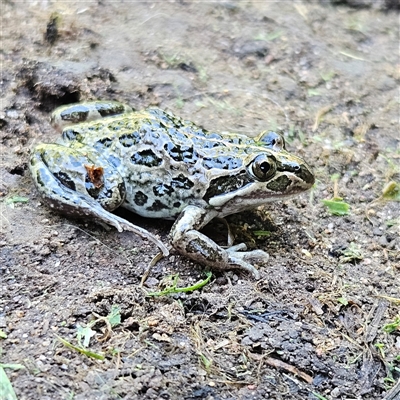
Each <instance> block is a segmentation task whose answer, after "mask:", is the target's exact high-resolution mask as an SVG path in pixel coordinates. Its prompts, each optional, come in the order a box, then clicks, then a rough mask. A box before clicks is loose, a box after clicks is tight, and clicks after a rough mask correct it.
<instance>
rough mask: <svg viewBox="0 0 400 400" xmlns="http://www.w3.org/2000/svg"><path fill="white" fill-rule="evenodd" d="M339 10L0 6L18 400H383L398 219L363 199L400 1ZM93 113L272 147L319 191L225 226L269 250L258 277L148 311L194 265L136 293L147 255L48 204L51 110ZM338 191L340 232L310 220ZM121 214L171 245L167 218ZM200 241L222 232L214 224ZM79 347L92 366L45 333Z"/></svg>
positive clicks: (389, 83) (5, 291)
mask: <svg viewBox="0 0 400 400" xmlns="http://www.w3.org/2000/svg"><path fill="white" fill-rule="evenodd" d="M332 3H334V4H331V3H329V2H327V1H325V2H321V4H320V3H316V2H290V1H285V2H283V1H282V2H270V1H249V2H236V1H231V2H197V3H194V2H191V1H176V2H174V1H170V2H167V1H159V2H150V1H149V2H134V1H125V2H123V1H121V2H108V1H91V2H74V1H68V2H66V1H64V2H63V1H26V2H23V1H12V0H8V1H6V0H4V1H2V2H1V11H0V14H1V18H2V35H3V36H2V43H1V46H0V47H1V51H0V57H1V63H2V64H1V72H2V81H1V99H2V100H1V109H0V127H1V165H0V168H1V180H0V195H1V203H0V206H1V224H2V230H1V238H0V246H1V247H0V255H1V261H0V272H1V275H0V279H1V291H2V293H1V298H0V330H1V331H0V333H1V334H2V339H0V345H1V359H0V361H1V363H2V364H20V365H23V366H24V368H22V369H13V368H5V372H6V373H7V376H8V378H9V380H10V382H11V384H12V386H13V388H14V390H15V393H16V395H17V396H18V398H19V399H76V400H78V399H80V400H82V399H102V400H103V399H136V398H140V399H181V398H184V399H381V398H383V397H384V396H385V395H386V396H390V395H389V394H388V391H389V389H390V388H392V387H394V386H395V385H396V382H397V380H398V378H399V375H400V374H399V371H400V357H399V354H400V330H399V324H400V321H399V318H400V315H399V309H398V307H399V298H400V290H399V285H400V280H399V274H400V254H399V248H400V243H399V218H400V217H399V203H398V202H392V201H387V202H383V201H376V200H377V199H379V198H380V196H381V194H382V190H383V188H384V187H385V186H386V185H387V184H388V183H389V182H399V181H400V176H399V175H400V173H399V157H400V149H399V92H398V88H399V80H400V70H399V66H400V60H399V47H398V46H399V14H398V12H397V11H396V10H395V8H398V3H397V2H396V1H385V2H378V1H376V2H373V1H362V0H358V1H355V0H354V1H348V2H338V1H333V2H332ZM336 3H342V4H336ZM343 3H345V4H343ZM351 6H353V8H352V7H351ZM354 7H355V8H354ZM88 99H112V100H119V101H124V102H127V103H129V104H130V105H132V106H133V107H135V108H137V109H141V108H144V107H147V106H150V105H157V106H160V107H161V108H164V109H168V110H171V111H172V112H174V113H176V114H177V115H180V116H182V117H184V118H185V119H190V120H193V121H194V122H196V123H198V124H200V125H202V126H204V127H205V128H209V129H213V130H222V131H233V132H240V133H246V134H249V135H255V134H257V133H259V132H260V131H262V130H265V129H270V128H272V129H274V128H276V127H281V128H283V129H284V130H285V132H286V139H287V142H288V148H289V150H290V151H292V152H293V153H295V154H297V155H300V156H301V157H303V158H304V159H306V160H307V161H308V163H309V164H310V165H311V166H313V169H314V172H315V175H316V179H317V183H316V185H315V187H314V188H313V190H312V191H311V192H310V193H307V194H304V195H302V196H300V197H298V198H296V199H293V200H291V201H287V202H277V203H274V204H271V205H269V206H268V207H266V208H265V209H262V210H258V211H256V212H248V213H245V214H240V215H237V216H235V217H231V218H230V220H229V223H230V224H231V226H232V228H233V230H234V232H235V233H236V236H237V238H236V242H237V243H240V241H243V240H244V241H245V242H247V243H248V244H249V245H250V247H254V248H260V249H264V250H265V251H267V252H268V253H269V254H270V261H269V263H268V265H260V266H259V270H260V274H261V279H260V280H259V281H255V280H254V279H253V278H252V277H250V276H248V275H246V274H242V273H238V272H237V271H229V272H224V273H221V272H217V271H215V272H214V274H213V276H212V279H211V281H210V282H209V283H208V284H207V285H206V286H204V287H203V288H202V289H200V290H194V291H192V292H187V293H177V294H173V295H166V296H160V297H151V296H149V295H148V293H150V292H155V291H159V290H161V289H163V288H164V287H165V284H166V282H167V283H168V277H169V276H170V275H171V274H179V280H178V286H179V287H185V286H190V285H193V284H194V283H196V282H197V281H199V280H202V279H204V277H205V275H204V271H203V268H202V267H201V266H199V265H195V264H193V263H191V262H189V261H188V260H186V259H184V258H183V257H181V256H179V255H178V254H175V253H174V252H172V254H171V256H170V257H168V258H167V259H163V260H161V261H160V262H158V263H157V264H156V266H155V267H153V269H152V270H151V272H150V275H149V277H148V279H147V281H146V283H145V285H144V286H143V287H141V286H140V282H141V279H142V276H143V274H144V273H145V272H146V269H147V266H148V264H149V262H150V261H151V259H152V258H153V256H155V254H156V253H157V249H156V248H155V247H154V246H153V245H151V244H149V243H148V242H146V241H143V240H141V239H140V238H137V237H135V236H134V235H132V234H130V233H122V234H120V233H118V232H116V231H115V230H114V229H109V230H107V229H105V228H104V227H101V226H99V225H97V224H95V223H94V222H92V221H77V220H71V219H68V218H66V217H62V216H60V215H58V214H56V213H53V212H51V211H50V210H49V209H48V208H46V206H45V205H44V204H42V201H41V199H40V197H39V196H38V193H37V192H36V190H35V188H34V187H33V183H32V180H31V177H30V175H29V172H28V170H27V160H28V155H29V149H30V148H31V147H32V146H33V145H34V144H37V143H39V142H42V141H47V142H51V141H53V140H54V139H55V138H56V137H57V133H56V132H55V131H54V130H53V129H52V128H51V126H50V124H49V112H50V111H52V110H53V109H54V108H55V107H56V106H59V105H62V104H67V103H71V102H75V101H83V100H88ZM334 196H336V197H338V196H339V197H342V198H343V199H344V201H345V202H346V203H347V204H349V205H350V211H349V214H348V215H345V216H334V215H332V214H331V213H330V212H329V210H328V209H327V207H326V206H325V205H324V204H323V203H322V200H323V199H331V198H332V197H334ZM119 215H121V216H123V217H125V218H127V219H129V220H130V221H132V222H133V223H136V224H138V225H141V226H143V227H145V228H147V229H149V230H150V231H151V232H153V233H155V234H157V235H159V236H160V237H161V238H162V240H163V241H164V243H167V241H168V231H169V228H170V227H171V223H170V222H160V221H152V220H146V219H143V218H139V217H137V216H135V215H133V214H131V213H127V212H119ZM257 230H264V231H269V232H270V233H269V235H267V236H256V235H255V234H254V231H257ZM216 231H221V234H220V235H219V236H220V237H216V238H215V237H214V236H215V232H216ZM206 233H207V234H210V235H214V236H213V237H214V238H215V240H222V242H223V241H224V236H225V235H226V232H225V231H224V228H223V225H222V228H221V227H220V225H218V223H216V224H214V225H212V226H211V229H209V232H207V231H206ZM113 305H114V306H118V309H117V312H116V314H117V316H116V317H115V318H116V319H115V318H114V320H115V322H116V323H115V325H114V326H112V327H111V326H110V318H108V319H107V318H101V317H107V316H108V315H110V312H111V311H112V306H113ZM113 310H114V311H115V310H116V308H114V309H113ZM118 310H119V311H118ZM118 316H120V322H119V321H118ZM396 318H397V324H396ZM112 321H113V320H112ZM390 323H392V324H393V325H390V326H391V327H392V328H393V329H392V332H389V331H390V329H389V328H390V326H389V325H388V324H390ZM85 327H86V329H84V328H85ZM89 328H90V329H89ZM92 334H93V335H94V336H91V335H92ZM79 336H81V337H82V338H81V342H82V344H86V345H87V347H88V349H89V350H90V351H91V352H93V353H95V354H98V355H103V356H104V359H103V360H98V359H95V358H91V357H89V356H88V355H84V354H81V353H80V352H78V351H76V350H74V349H72V348H69V347H67V346H66V345H64V344H62V343H61V341H60V339H58V338H57V337H61V338H63V339H64V340H66V341H68V342H69V343H71V344H72V345H75V346H78V345H79V341H78V339H79ZM85 339H86V340H89V339H90V341H89V343H83V342H84V341H85ZM393 396H395V395H392V398H393V399H394V398H396V397H393ZM9 398H10V399H12V398H13V397H9ZM387 398H389V397H387ZM397 398H399V397H397Z"/></svg>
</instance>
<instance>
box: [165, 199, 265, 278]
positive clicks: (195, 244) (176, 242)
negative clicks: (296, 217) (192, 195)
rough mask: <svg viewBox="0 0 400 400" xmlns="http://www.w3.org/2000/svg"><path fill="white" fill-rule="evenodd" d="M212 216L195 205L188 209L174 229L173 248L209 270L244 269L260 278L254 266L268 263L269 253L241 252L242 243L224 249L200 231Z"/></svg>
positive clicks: (172, 234) (257, 251) (208, 211)
mask: <svg viewBox="0 0 400 400" xmlns="http://www.w3.org/2000/svg"><path fill="white" fill-rule="evenodd" d="M212 217H213V213H212V211H210V210H204V209H202V208H200V207H196V206H188V207H186V208H185V210H184V211H183V212H182V214H181V215H180V216H179V218H178V220H177V221H176V222H175V224H174V226H173V227H172V230H171V237H172V245H173V246H174V247H175V248H176V249H177V250H178V251H179V252H180V253H181V254H183V255H185V256H186V257H188V258H190V259H192V260H194V261H197V262H199V263H200V264H203V265H207V266H209V267H210V268H214V269H220V270H229V269H235V268H238V269H242V270H245V271H247V272H250V273H251V274H253V276H254V277H255V278H256V279H259V277H260V274H259V272H258V271H257V269H256V268H255V267H254V266H253V265H252V263H253V262H254V261H257V262H260V261H263V262H264V261H266V260H268V254H267V253H265V252H263V251H261V250H254V251H249V252H242V251H238V250H245V249H246V246H245V245H243V244H241V245H237V246H233V247H231V248H229V249H226V250H225V249H223V248H222V247H221V246H218V245H217V244H216V243H215V242H213V241H212V240H211V239H210V238H208V237H207V236H205V235H204V234H202V233H200V232H199V231H198V230H197V229H200V228H201V227H202V226H204V225H205V224H207V222H208V221H209V220H210V219H212Z"/></svg>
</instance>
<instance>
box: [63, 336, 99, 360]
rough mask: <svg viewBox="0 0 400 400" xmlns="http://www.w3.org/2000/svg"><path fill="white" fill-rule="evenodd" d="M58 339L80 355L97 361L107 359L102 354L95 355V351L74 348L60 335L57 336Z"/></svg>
mask: <svg viewBox="0 0 400 400" xmlns="http://www.w3.org/2000/svg"><path fill="white" fill-rule="evenodd" d="M56 337H57V339H58V340H59V341H60V342H61V343H62V344H63V345H64V346H65V347H68V348H69V349H71V350H75V351H77V352H78V353H81V354H83V355H85V356H87V357H91V358H95V359H96V360H104V358H105V357H104V356H103V355H102V354H98V353H94V352H93V351H89V350H87V349H85V348H83V347H79V346H74V345H73V344H71V343H70V342H68V341H67V340H65V339H63V338H62V337H60V336H58V335H56Z"/></svg>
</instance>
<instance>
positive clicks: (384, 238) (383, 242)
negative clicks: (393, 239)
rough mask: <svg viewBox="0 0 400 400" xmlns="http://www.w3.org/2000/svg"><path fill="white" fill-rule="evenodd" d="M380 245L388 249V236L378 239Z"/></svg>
mask: <svg viewBox="0 0 400 400" xmlns="http://www.w3.org/2000/svg"><path fill="white" fill-rule="evenodd" d="M378 243H379V245H380V246H382V247H386V246H387V244H388V241H387V239H386V236H381V237H380V238H379V239H378Z"/></svg>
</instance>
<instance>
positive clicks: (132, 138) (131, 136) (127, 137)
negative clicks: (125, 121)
mask: <svg viewBox="0 0 400 400" xmlns="http://www.w3.org/2000/svg"><path fill="white" fill-rule="evenodd" d="M139 141H140V135H139V133H138V132H136V131H134V132H132V133H127V134H124V135H121V136H120V137H119V142H120V143H121V144H122V146H124V147H131V146H133V145H135V144H137V143H139Z"/></svg>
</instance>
